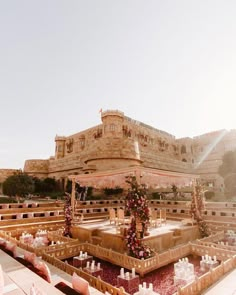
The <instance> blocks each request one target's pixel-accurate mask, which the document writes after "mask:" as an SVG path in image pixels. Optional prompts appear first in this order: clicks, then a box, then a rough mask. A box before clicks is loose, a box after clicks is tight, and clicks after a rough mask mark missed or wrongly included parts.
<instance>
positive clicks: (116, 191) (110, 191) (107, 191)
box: [103, 186, 123, 196]
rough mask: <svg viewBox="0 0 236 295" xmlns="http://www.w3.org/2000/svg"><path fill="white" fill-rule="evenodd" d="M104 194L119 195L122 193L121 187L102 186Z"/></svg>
mask: <svg viewBox="0 0 236 295" xmlns="http://www.w3.org/2000/svg"><path fill="white" fill-rule="evenodd" d="M103 191H104V194H105V195H106V196H111V195H119V194H122V193H123V189H122V188H120V187H118V186H117V187H115V188H107V187H106V188H104V190H103Z"/></svg>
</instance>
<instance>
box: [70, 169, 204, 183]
mask: <svg viewBox="0 0 236 295" xmlns="http://www.w3.org/2000/svg"><path fill="white" fill-rule="evenodd" d="M128 176H136V178H137V180H138V181H139V182H140V183H141V184H145V185H147V186H148V187H152V188H161V187H163V188H164V187H170V186H172V185H173V184H175V185H176V186H178V187H187V186H192V184H193V182H194V181H195V180H196V179H197V178H199V176H198V175H195V174H185V173H178V172H170V171H164V170H157V169H151V168H144V167H139V166H137V167H129V168H122V169H116V170H109V171H100V172H94V173H91V174H79V175H70V176H69V177H68V178H69V179H70V180H72V181H75V182H77V183H79V184H80V185H81V186H91V187H95V188H106V187H107V188H115V187H122V188H125V187H128V184H127V183H126V177H128Z"/></svg>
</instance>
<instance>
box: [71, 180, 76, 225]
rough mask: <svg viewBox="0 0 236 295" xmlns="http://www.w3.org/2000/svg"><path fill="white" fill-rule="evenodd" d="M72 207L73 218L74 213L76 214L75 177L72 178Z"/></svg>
mask: <svg viewBox="0 0 236 295" xmlns="http://www.w3.org/2000/svg"><path fill="white" fill-rule="evenodd" d="M71 207H72V219H74V214H75V179H74V178H72V189H71Z"/></svg>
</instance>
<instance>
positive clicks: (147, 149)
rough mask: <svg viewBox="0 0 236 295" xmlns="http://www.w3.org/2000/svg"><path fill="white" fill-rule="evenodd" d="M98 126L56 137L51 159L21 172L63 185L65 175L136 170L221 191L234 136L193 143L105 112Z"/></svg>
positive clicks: (223, 133)
mask: <svg viewBox="0 0 236 295" xmlns="http://www.w3.org/2000/svg"><path fill="white" fill-rule="evenodd" d="M101 120H102V123H101V124H100V125H97V126H95V127H93V128H90V129H87V130H84V131H81V132H78V133H76V134H73V135H70V136H68V137H65V136H56V138H55V155H54V156H53V157H51V158H50V159H48V160H27V161H26V162H25V167H24V171H25V172H27V173H29V174H33V175H37V176H41V177H42V176H45V177H46V176H48V177H55V178H56V179H64V180H66V179H67V177H68V175H72V174H81V173H92V172H98V171H104V170H112V169H118V168H124V167H131V166H137V165H141V166H143V167H148V168H154V169H161V170H167V171H174V172H182V173H193V174H200V175H201V176H202V179H203V181H205V183H206V184H209V189H212V190H218V191H223V179H222V178H221V177H220V176H219V174H218V168H219V166H220V165H221V163H222V156H223V155H224V153H225V152H226V151H228V150H233V149H235V148H236V130H231V131H226V130H220V131H216V132H211V133H207V134H203V135H201V136H197V137H194V138H188V137H186V138H181V139H176V138H175V136H173V135H171V134H169V133H167V132H165V131H162V130H158V129H156V128H154V127H152V126H149V125H146V124H144V123H142V122H139V121H136V120H134V119H131V118H129V117H126V116H125V115H124V113H123V112H120V111H117V110H108V111H105V112H102V114H101Z"/></svg>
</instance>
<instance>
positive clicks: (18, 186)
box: [2, 172, 34, 197]
mask: <svg viewBox="0 0 236 295" xmlns="http://www.w3.org/2000/svg"><path fill="white" fill-rule="evenodd" d="M2 190H3V193H4V195H8V196H17V195H18V196H20V197H25V196H26V195H27V194H31V193H33V192H34V181H33V179H32V177H30V176H29V175H28V174H26V173H23V172H18V173H16V174H14V175H11V176H9V177H8V178H7V179H6V180H5V181H4V182H3V187H2Z"/></svg>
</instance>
